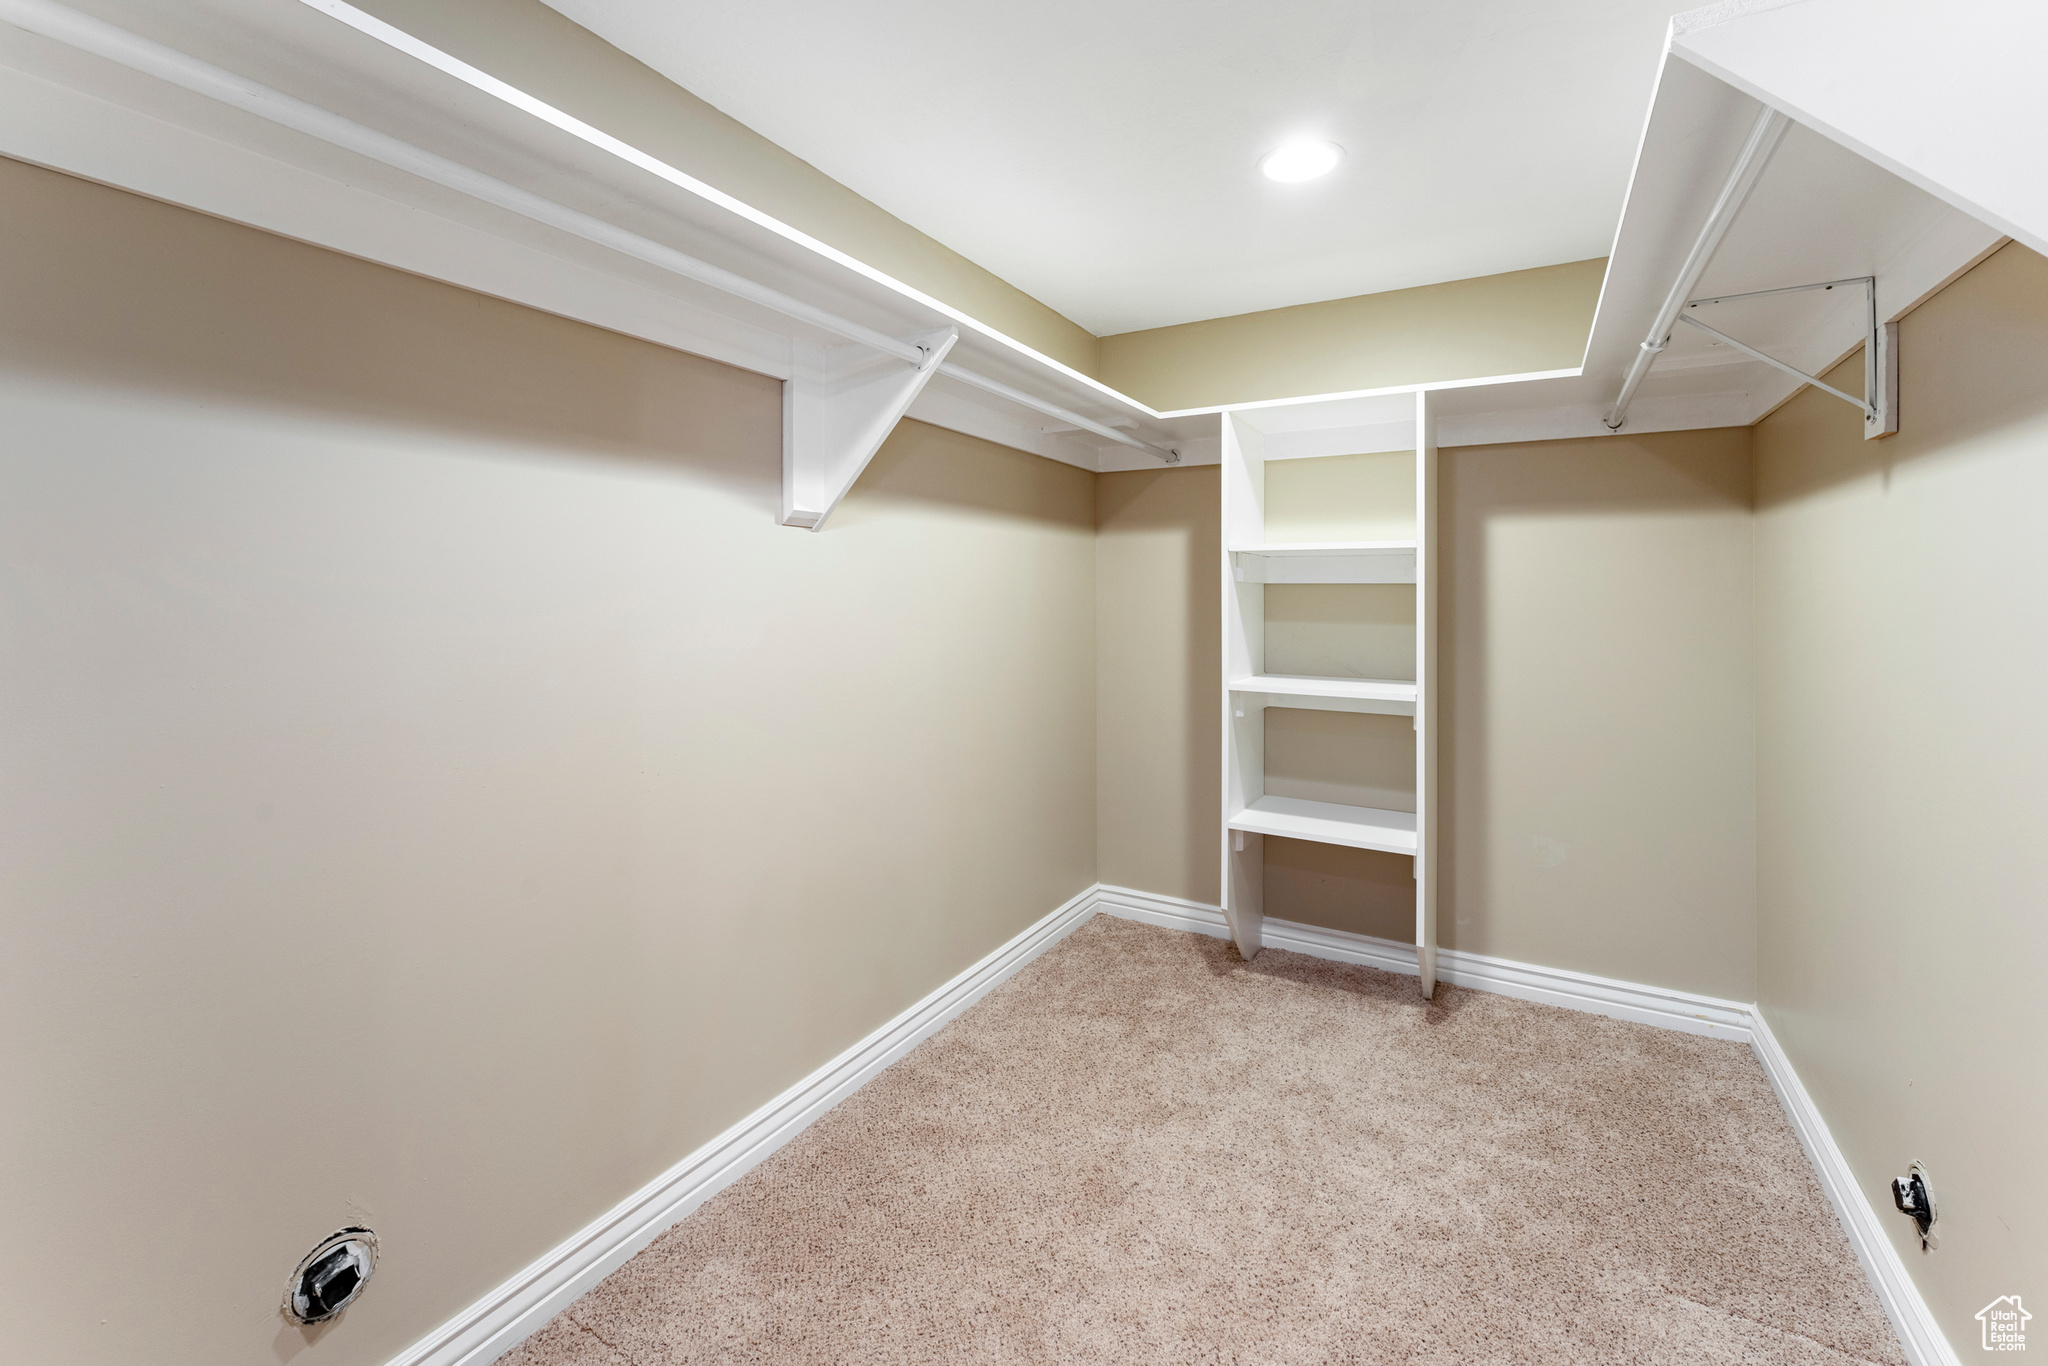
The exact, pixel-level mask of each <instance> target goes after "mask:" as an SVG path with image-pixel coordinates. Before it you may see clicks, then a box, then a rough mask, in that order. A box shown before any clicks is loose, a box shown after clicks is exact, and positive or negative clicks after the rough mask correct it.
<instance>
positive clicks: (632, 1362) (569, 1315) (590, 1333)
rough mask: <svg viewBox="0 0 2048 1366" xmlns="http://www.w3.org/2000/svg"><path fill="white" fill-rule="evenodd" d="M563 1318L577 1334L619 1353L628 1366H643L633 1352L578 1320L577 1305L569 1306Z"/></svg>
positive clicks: (563, 1312) (563, 1313)
mask: <svg viewBox="0 0 2048 1366" xmlns="http://www.w3.org/2000/svg"><path fill="white" fill-rule="evenodd" d="M562 1317H563V1318H565V1319H567V1320H569V1322H570V1323H571V1324H572V1325H574V1327H575V1328H576V1331H577V1332H579V1333H582V1334H584V1335H585V1336H586V1337H592V1338H595V1339H597V1341H598V1342H600V1343H602V1344H603V1345H604V1346H606V1347H608V1348H610V1349H611V1350H612V1351H614V1352H616V1353H618V1354H619V1356H620V1357H622V1358H624V1359H625V1361H626V1366H642V1363H641V1361H640V1358H638V1357H636V1356H634V1355H633V1354H632V1353H631V1352H629V1351H627V1350H626V1349H625V1348H624V1347H622V1346H620V1345H619V1344H618V1343H616V1342H613V1341H612V1340H611V1339H610V1338H608V1337H606V1336H605V1335H604V1334H603V1333H600V1332H598V1331H597V1329H595V1328H593V1327H591V1326H590V1325H589V1324H587V1323H585V1322H584V1321H583V1320H582V1319H579V1318H577V1317H576V1306H575V1305H573V1304H572V1305H570V1306H569V1308H567V1309H565V1310H563V1311H562Z"/></svg>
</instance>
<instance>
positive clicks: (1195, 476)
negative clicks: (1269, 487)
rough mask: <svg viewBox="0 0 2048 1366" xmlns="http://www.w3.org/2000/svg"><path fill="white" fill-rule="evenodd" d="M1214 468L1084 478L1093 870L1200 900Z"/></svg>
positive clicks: (1215, 614) (1211, 759)
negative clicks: (1089, 492) (1090, 488)
mask: <svg viewBox="0 0 2048 1366" xmlns="http://www.w3.org/2000/svg"><path fill="white" fill-rule="evenodd" d="M1217 473H1218V470H1217V467H1216V466H1214V465H1207V466H1196V467H1193V468H1182V469H1161V470H1133V471H1130V472H1127V473H1122V474H1104V475H1099V476H1097V480H1096V494H1095V509H1096V511H1095V525H1096V540H1095V565H1096V599H1095V602H1096V607H1095V625H1096V657H1097V659H1098V660H1099V682H1098V686H1097V701H1096V708H1097V710H1096V724H1095V731H1096V735H1097V737H1098V741H1097V744H1098V750H1099V754H1098V771H1099V773H1100V777H1099V779H1098V786H1097V788H1096V793H1097V796H1096V811H1097V812H1098V813H1099V821H1100V825H1099V832H1100V833H1099V836H1098V839H1099V846H1100V855H1099V857H1100V864H1099V866H1100V870H1101V879H1102V881H1104V882H1107V883H1109V884H1111V885H1112V886H1118V887H1136V888H1139V889H1140V890H1143V891H1148V892H1159V893H1163V894H1165V895H1167V896H1177V897H1182V898H1185V899H1187V900H1189V901H1199V902H1202V903H1204V904H1205V905H1211V906H1213V905H1215V904H1216V903H1217V902H1218V901H1219V900H1221V897H1220V896H1219V894H1218V892H1217V889H1216V877H1217V858H1218V853H1217V844H1216V842H1217V840H1218V839H1219V838H1220V831H1221V828H1222V821H1223V788H1222V764H1223V750H1222V743H1223V741H1222V725H1223V719H1222V705H1223V703H1222V693H1221V691H1220V688H1221V678H1222V669H1223V655H1222V634H1223V603H1222V598H1221V594H1222V591H1223V578H1222V575H1223V570H1222V563H1221V557H1222V552H1221V550H1220V549H1219V547H1220V545H1221V544H1222V536H1223V532H1222V522H1221V513H1222V508H1221V504H1220V502H1219V499H1218V493H1217Z"/></svg>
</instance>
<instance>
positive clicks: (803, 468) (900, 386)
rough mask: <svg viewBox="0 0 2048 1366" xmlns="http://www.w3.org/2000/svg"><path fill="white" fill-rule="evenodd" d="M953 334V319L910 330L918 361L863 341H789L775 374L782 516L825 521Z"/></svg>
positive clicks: (956, 334)
mask: <svg viewBox="0 0 2048 1366" xmlns="http://www.w3.org/2000/svg"><path fill="white" fill-rule="evenodd" d="M959 340H960V329H959V328H957V327H947V328H942V329H940V330H938V331H935V332H927V333H924V334H922V335H920V336H916V337H912V338H911V339H910V345H912V346H914V347H915V348H916V354H917V355H918V356H919V358H920V361H921V363H920V364H918V365H914V366H908V367H906V366H905V365H904V364H903V363H902V362H901V361H899V360H896V359H894V358H893V357H887V356H876V355H875V353H874V352H873V351H872V350H870V349H869V348H867V347H865V346H830V347H827V346H803V345H798V346H796V347H794V348H793V353H794V354H793V355H792V357H791V360H792V364H791V367H790V376H789V378H788V379H786V380H784V381H783V382H782V524H783V525H784V526H800V527H807V528H809V529H810V530H812V531H816V530H818V529H819V528H820V527H822V526H824V524H825V519H826V518H827V517H830V516H831V515H832V510H833V509H834V508H836V507H838V506H839V501H840V500H841V499H842V498H844V497H846V494H847V491H848V490H849V489H851V488H852V487H853V481H854V480H856V479H858V478H860V474H861V471H862V470H864V469H866V468H867V467H868V462H869V461H870V460H873V459H874V458H875V452H876V451H878V450H880V449H881V448H882V443H883V442H884V441H886V440H888V439H889V433H891V432H893V431H895V430H896V424H897V423H898V422H900V421H902V420H903V415H904V414H905V413H906V412H908V411H909V410H910V405H911V404H913V403H915V402H916V401H917V396H918V395H919V394H921V393H923V392H924V386H925V385H926V384H928V383H930V382H931V378H932V376H933V375H936V374H937V373H938V372H939V367H940V366H941V365H943V364H944V363H945V360H946V353H947V352H949V351H951V350H952V349H953V346H954V343H956V342H958V341H959Z"/></svg>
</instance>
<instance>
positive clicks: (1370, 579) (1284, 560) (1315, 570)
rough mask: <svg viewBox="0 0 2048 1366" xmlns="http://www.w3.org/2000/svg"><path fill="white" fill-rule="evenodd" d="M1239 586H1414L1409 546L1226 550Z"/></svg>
mask: <svg viewBox="0 0 2048 1366" xmlns="http://www.w3.org/2000/svg"><path fill="white" fill-rule="evenodd" d="M1230 554H1231V559H1232V569H1233V571H1234V573H1235V577H1236V579H1237V581H1238V582H1239V583H1414V582H1415V542H1413V541H1281V542H1277V543H1268V544H1264V545H1234V546H1232V547H1230Z"/></svg>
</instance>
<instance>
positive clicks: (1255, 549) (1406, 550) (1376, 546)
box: [1230, 541, 1415, 557]
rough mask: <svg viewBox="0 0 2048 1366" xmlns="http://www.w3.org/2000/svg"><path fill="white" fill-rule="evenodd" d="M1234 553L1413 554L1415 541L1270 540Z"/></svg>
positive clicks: (1239, 547) (1234, 549)
mask: <svg viewBox="0 0 2048 1366" xmlns="http://www.w3.org/2000/svg"><path fill="white" fill-rule="evenodd" d="M1230 553H1231V554H1233V555H1267V556H1276V557H1277V556H1286V555H1318V556H1328V555H1413V554H1414V553H1415V542H1413V541H1268V542H1266V543H1264V544H1263V545H1234V546H1232V547H1230Z"/></svg>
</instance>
